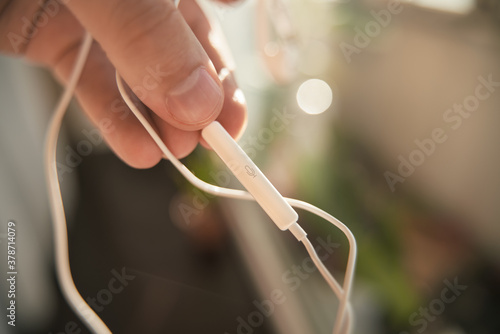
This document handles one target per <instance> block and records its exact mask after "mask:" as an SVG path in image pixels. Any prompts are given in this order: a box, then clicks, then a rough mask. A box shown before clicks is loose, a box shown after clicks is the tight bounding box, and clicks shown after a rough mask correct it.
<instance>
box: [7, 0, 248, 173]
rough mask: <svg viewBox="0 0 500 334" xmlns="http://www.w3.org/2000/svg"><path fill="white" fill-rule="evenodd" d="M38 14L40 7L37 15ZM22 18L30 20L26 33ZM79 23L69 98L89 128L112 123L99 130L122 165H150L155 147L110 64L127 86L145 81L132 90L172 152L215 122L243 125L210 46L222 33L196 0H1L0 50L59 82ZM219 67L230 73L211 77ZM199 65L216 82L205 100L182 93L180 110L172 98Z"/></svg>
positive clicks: (180, 153)
mask: <svg viewBox="0 0 500 334" xmlns="http://www.w3.org/2000/svg"><path fill="white" fill-rule="evenodd" d="M222 2H230V1H222ZM44 3H45V6H51V7H50V8H51V9H52V10H53V11H52V15H48V14H49V12H48V11H44V10H43V8H48V7H43V6H44ZM62 3H64V4H62ZM54 6H55V7H54ZM54 8H57V13H55V12H56V10H54ZM36 13H42V14H41V15H40V16H39V20H38V21H37V20H36V19H34V17H35V18H36ZM54 13H55V14H54ZM29 22H36V23H35V25H34V27H35V29H33V30H32V31H31V32H30V31H29V29H27V27H28V26H29V24H30V23H29ZM85 30H87V31H89V32H90V33H91V34H92V36H93V37H94V39H95V42H94V44H93V46H92V49H91V52H90V55H89V58H88V60H87V63H86V65H85V68H84V71H83V73H82V76H81V79H80V81H79V84H78V86H77V89H76V97H77V100H78V102H79V103H80V105H81V107H82V109H83V110H84V112H85V113H86V114H87V115H88V117H89V118H90V120H91V121H92V122H93V123H94V124H95V125H96V126H97V127H99V126H100V125H101V121H102V120H103V119H110V120H111V122H112V126H111V127H112V129H113V130H112V131H102V133H103V136H104V138H105V140H106V142H107V143H108V145H109V146H110V147H111V148H112V149H113V150H114V152H115V153H116V154H117V155H118V156H119V157H120V158H121V159H122V160H123V161H125V162H126V163H128V164H129V165H131V166H133V167H136V168H149V167H152V166H154V165H156V164H157V163H158V162H159V161H160V160H161V158H162V153H161V152H160V150H159V148H158V147H157V146H156V144H155V143H154V142H153V140H152V139H151V138H150V137H149V135H148V134H147V132H146V131H145V130H144V129H143V128H142V126H141V125H140V123H139V122H138V121H137V119H136V118H135V117H134V116H133V114H132V113H130V112H124V110H125V108H124V106H125V104H124V102H123V100H122V98H121V96H120V94H119V92H118V89H117V87H116V82H115V69H116V70H117V71H118V73H119V74H120V76H121V77H122V78H123V79H124V80H125V82H126V83H127V85H128V86H129V87H132V90H133V91H134V92H135V90H134V87H140V88H141V87H142V88H147V89H146V90H144V89H143V92H146V93H144V94H139V93H138V94H137V95H140V97H141V100H140V102H139V99H137V100H138V102H139V104H140V107H141V108H142V109H143V110H144V112H146V113H147V114H148V117H149V119H150V120H152V121H153V122H154V125H155V127H156V129H157V131H158V132H159V133H160V136H161V137H162V139H163V140H164V142H165V143H166V145H167V147H169V148H170V149H171V151H172V152H173V153H174V154H175V155H176V156H177V157H178V158H182V157H185V156H186V155H188V154H189V153H191V152H192V151H193V150H194V148H195V147H196V145H197V144H198V143H199V142H200V141H201V143H202V144H203V145H205V146H206V143H204V142H203V140H200V138H201V137H200V130H201V129H203V128H204V127H205V126H206V125H207V124H209V123H210V122H212V121H214V120H218V121H219V122H220V123H221V124H222V125H223V126H224V127H225V128H226V130H227V131H228V132H229V133H230V134H231V135H232V136H233V137H235V138H236V137H238V136H239V135H240V134H241V132H242V131H243V129H244V127H245V124H246V106H245V101H244V99H243V98H242V94H241V92H239V90H238V87H237V85H236V82H235V81H234V77H233V75H232V70H233V68H232V65H231V61H230V57H229V56H228V55H227V54H225V53H224V51H223V50H220V48H216V47H215V46H214V44H217V45H219V43H220V41H219V40H215V39H214V38H213V36H214V35H216V34H214V31H213V30H212V29H211V27H210V25H209V23H208V21H207V19H206V18H205V16H204V15H203V13H202V11H201V10H200V8H199V6H198V5H197V4H196V2H195V1H194V0H182V1H181V3H180V6H179V9H176V8H175V6H174V4H173V2H171V1H168V0H141V1H136V0H106V1H102V0H57V1H56V0H49V1H47V0H45V1H43V0H39V1H33V0H0V51H1V52H3V53H7V54H11V55H14V56H18V57H24V58H25V59H27V60H28V61H30V62H34V63H37V64H40V65H42V66H45V67H47V68H48V69H50V70H51V71H52V72H53V74H54V76H55V77H56V78H57V79H58V80H59V81H60V82H61V83H63V84H64V83H65V82H67V80H68V78H69V76H70V74H71V71H72V69H73V65H74V62H75V59H76V56H77V54H78V51H79V46H80V45H81V42H82V40H83V37H84V34H85ZM223 68H227V69H229V71H227V70H224V71H222V73H225V75H224V76H223V77H221V79H220V80H219V78H218V73H219V72H221V70H222V69H223ZM200 69H203V71H204V72H203V73H207V75H206V77H207V78H211V80H212V82H213V83H214V84H213V85H211V86H210V87H208V88H209V89H210V92H211V93H210V94H211V95H210V96H212V99H211V100H210V101H212V102H213V103H196V101H198V100H199V99H198V100H197V99H196V98H194V99H193V98H192V96H194V95H196V96H199V94H193V95H189V94H191V93H190V92H191V91H188V92H187V93H186V94H185V96H187V99H188V100H189V108H188V110H196V112H195V113H194V114H193V115H191V116H189V117H187V118H186V110H185V108H184V109H183V108H177V107H176V106H177V105H176V104H175V103H174V104H172V103H171V102H170V101H172V98H171V97H172V96H175V95H176V94H177V92H179V87H186V85H185V84H183V82H184V80H186V78H191V77H196V75H194V76H193V73H201V72H199V70H200ZM148 70H149V72H148ZM151 70H157V71H156V72H158V73H160V74H161V77H160V79H159V80H157V81H152V80H151ZM148 76H149V77H148ZM188 81H189V80H188ZM208 88H207V89H208ZM206 91H208V90H203V92H206ZM184 98H185V99H186V97H184ZM193 101H195V102H193ZM201 102H203V101H201ZM118 107H120V110H121V112H117V109H116V108H118Z"/></svg>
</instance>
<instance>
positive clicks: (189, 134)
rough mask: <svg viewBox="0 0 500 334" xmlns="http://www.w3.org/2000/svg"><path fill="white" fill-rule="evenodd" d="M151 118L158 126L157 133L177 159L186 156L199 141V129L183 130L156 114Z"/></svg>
mask: <svg viewBox="0 0 500 334" xmlns="http://www.w3.org/2000/svg"><path fill="white" fill-rule="evenodd" d="M153 119H154V120H155V123H156V124H160V125H159V126H157V127H158V134H159V135H160V138H161V139H162V141H163V142H164V143H165V145H166V146H167V148H168V149H169V150H170V152H172V154H173V155H174V156H175V157H176V158H177V159H182V158H184V157H186V156H188V155H189V154H190V153H191V152H192V151H193V150H194V149H195V148H196V146H197V145H198V142H199V141H200V131H185V130H181V129H179V128H176V127H174V126H172V125H170V124H169V123H166V122H163V120H162V119H161V118H160V117H159V116H158V115H156V114H153Z"/></svg>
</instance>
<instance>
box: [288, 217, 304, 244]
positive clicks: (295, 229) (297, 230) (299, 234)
mask: <svg viewBox="0 0 500 334" xmlns="http://www.w3.org/2000/svg"><path fill="white" fill-rule="evenodd" d="M288 230H289V231H290V232H292V234H293V235H294V237H295V238H296V239H297V240H298V241H300V242H302V240H304V239H306V238H307V233H306V231H304V229H303V228H302V227H300V225H299V224H298V223H297V222H295V223H293V224H292V225H291V226H290V227H289V228H288Z"/></svg>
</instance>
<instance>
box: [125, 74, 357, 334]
mask: <svg viewBox="0 0 500 334" xmlns="http://www.w3.org/2000/svg"><path fill="white" fill-rule="evenodd" d="M116 83H117V86H118V90H119V91H120V94H121V95H122V97H123V99H124V100H125V103H126V104H127V106H128V107H129V108H130V110H131V111H132V112H133V113H134V115H135V116H136V117H137V119H138V120H139V122H141V124H142V126H143V127H144V128H145V129H146V130H147V132H148V133H149V135H150V136H151V137H152V138H153V140H154V141H155V143H156V144H157V145H158V147H159V148H160V150H161V151H162V153H163V154H164V155H165V157H167V158H168V159H169V160H170V161H171V162H172V164H173V165H174V166H175V168H177V170H178V171H179V172H180V173H181V174H182V175H183V176H184V177H185V178H186V179H187V180H188V181H189V182H190V183H191V184H192V185H194V186H195V187H197V188H199V189H201V190H203V191H205V192H207V193H210V194H213V195H216V196H221V197H228V198H235V199H244V200H253V201H254V200H255V199H254V197H253V196H252V195H251V194H249V193H248V192H246V191H243V190H237V189H229V188H223V187H219V186H215V185H212V184H210V183H207V182H205V181H203V180H200V179H199V178H198V177H196V176H195V175H194V174H193V173H192V172H191V171H190V170H189V169H188V168H187V167H186V166H185V165H184V164H182V163H181V162H180V161H179V160H178V159H177V158H176V157H175V156H174V155H173V154H172V152H170V150H169V149H168V148H167V146H166V145H165V143H164V142H163V141H162V140H161V138H160V136H159V135H158V133H157V132H156V131H155V130H154V128H153V127H152V126H151V124H150V123H149V122H148V120H147V119H146V117H144V115H143V114H142V113H141V112H140V110H139V109H137V107H136V106H135V104H134V102H133V101H132V99H131V97H130V96H129V94H128V93H127V90H126V89H125V87H124V86H123V82H122V79H121V78H120V76H119V74H118V72H116ZM285 200H286V201H287V202H288V203H289V204H290V205H291V206H292V207H295V208H300V209H303V210H306V211H309V212H311V213H313V214H316V215H318V216H320V217H322V218H323V219H325V220H327V221H329V222H330V223H332V224H333V225H335V226H336V227H337V228H339V229H340V230H341V231H342V232H343V233H344V234H345V235H346V237H347V240H348V241H349V258H348V262H347V269H346V275H345V278H344V284H343V287H340V285H339V283H338V282H337V280H336V279H335V278H334V277H333V276H332V275H331V274H330V272H329V271H328V269H326V267H325V266H324V264H323V263H322V262H321V260H320V259H319V257H318V255H317V253H316V251H315V249H314V247H313V246H312V244H311V243H310V241H309V240H308V239H307V235H306V233H305V232H304V231H303V230H302V228H301V227H300V226H299V225H298V224H294V225H293V226H292V227H290V232H292V233H293V234H294V236H295V237H296V238H297V240H299V241H301V242H302V243H303V244H304V246H305V247H306V250H307V252H308V253H309V255H310V256H311V259H312V260H313V262H314V264H315V265H316V267H317V268H318V270H319V271H320V273H321V275H322V276H323V278H324V279H325V280H326V281H327V283H328V284H329V285H330V287H331V288H332V290H333V291H334V293H335V294H336V295H337V297H338V298H339V300H340V305H339V310H338V312H337V317H336V323H335V328H334V332H333V333H334V334H337V333H342V328H344V323H345V326H346V328H347V329H346V333H349V331H350V327H351V322H352V321H351V318H352V316H353V315H352V312H350V311H349V308H350V306H349V302H348V301H349V297H350V291H351V289H352V283H353V278H354V267H355V262H356V255H357V246H356V239H355V238H354V235H353V234H352V232H351V231H350V230H349V229H348V228H347V226H345V225H344V224H343V223H342V222H340V221H339V220H338V219H336V218H335V217H333V216H332V215H330V214H329V213H327V212H325V211H323V210H321V209H319V208H317V207H315V206H314V205H312V204H309V203H306V202H303V201H300V200H297V199H293V198H285Z"/></svg>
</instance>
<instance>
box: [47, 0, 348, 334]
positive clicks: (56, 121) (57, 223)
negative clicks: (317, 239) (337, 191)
mask: <svg viewBox="0 0 500 334" xmlns="http://www.w3.org/2000/svg"><path fill="white" fill-rule="evenodd" d="M177 3H178V1H177V2H176V4H177ZM92 41H93V39H92V37H91V36H90V34H89V33H86V35H85V38H84V41H83V43H82V46H81V49H80V52H79V54H78V58H77V61H76V63H75V66H74V69H73V72H72V74H71V77H70V80H69V83H68V85H67V86H66V88H65V90H64V93H63V95H62V97H61V99H60V101H59V102H58V105H57V107H56V109H55V112H54V114H53V116H52V119H51V121H50V123H49V127H48V130H47V135H46V139H45V155H44V160H45V169H46V170H45V171H46V181H47V186H48V194H49V201H50V208H51V213H52V217H53V229H54V243H55V249H54V251H55V259H56V272H57V277H58V280H59V283H60V285H61V290H62V292H63V295H64V296H65V298H66V300H67V301H68V303H69V305H70V306H71V307H72V308H73V310H74V311H75V313H76V314H77V315H78V316H79V317H80V319H81V320H82V321H83V322H84V323H85V324H86V325H87V326H88V327H89V329H91V330H92V331H93V332H95V333H111V331H110V330H109V329H108V327H107V326H106V325H105V324H104V322H103V321H102V320H101V319H100V318H99V316H97V314H96V313H95V312H94V311H93V310H92V308H91V307H90V306H89V305H88V304H87V303H86V302H85V301H84V299H83V298H82V297H81V295H80V293H79V292H78V290H77V288H76V286H75V284H74V281H73V278H72V275H71V268H70V263H69V253H68V235H67V225H66V217H65V214H64V205H63V201H62V197H61V189H60V184H59V181H58V171H57V162H56V149H57V140H58V137H59V131H60V127H61V123H62V119H63V117H64V114H65V111H66V109H67V107H68V105H69V103H70V101H71V98H72V96H73V93H74V91H75V88H76V85H77V83H78V80H79V78H80V75H81V72H82V70H83V67H84V65H85V62H86V60H87V57H88V54H89V51H90V48H91V46H92ZM116 79H117V86H118V89H119V91H120V93H121V95H122V97H123V99H124V100H125V102H126V103H127V105H128V107H129V108H130V109H131V110H132V112H133V113H134V115H135V116H136V117H137V118H138V120H139V121H140V122H141V124H142V125H143V126H144V127H145V128H146V130H147V131H148V133H149V134H150V135H151V137H152V138H153V140H154V141H155V143H156V144H157V145H158V147H159V148H160V149H161V151H162V152H163V154H164V155H165V156H166V157H167V158H168V159H169V160H170V161H171V162H172V164H173V165H174V166H175V167H176V168H177V170H179V172H180V173H181V174H182V175H183V176H184V177H185V178H186V179H187V180H188V181H189V182H191V183H192V184H193V185H194V186H195V187H198V188H199V189H201V190H203V191H205V192H207V193H210V194H213V195H216V196H222V197H228V198H235V199H244V200H255V199H254V198H253V197H252V195H250V194H249V193H248V192H246V191H243V190H237V189H228V188H223V187H219V186H215V185H212V184H209V183H207V182H205V181H203V180H200V179H199V178H197V177H196V176H195V175H194V174H193V173H192V172H191V171H190V170H189V169H188V168H187V167H186V166H185V165H183V164H182V163H181V162H180V161H179V160H178V159H177V158H176V157H175V156H174V155H173V154H172V153H171V152H170V150H169V149H168V148H167V147H166V145H165V144H164V143H163V141H162V140H161V138H160V137H159V135H158V134H157V133H156V131H155V130H154V129H153V127H152V126H151V125H150V124H149V122H148V121H147V119H146V118H145V117H144V116H143V115H142V114H141V112H140V111H139V110H138V109H137V108H136V106H135V104H134V103H133V101H132V100H131V98H130V96H129V95H128V93H127V91H126V90H125V88H124V86H123V82H122V80H121V78H120V76H119V75H118V73H116ZM285 200H286V201H287V202H288V203H289V204H290V205H291V206H293V207H295V208H299V209H302V210H306V211H309V212H311V213H313V214H316V215H318V216H319V217H322V218H323V219H325V220H327V221H329V222H330V223H332V224H333V225H334V226H336V227H337V228H339V229H340V230H341V231H342V232H343V233H344V234H345V235H346V237H347V239H348V242H349V258H348V261H347V268H346V272H345V277H344V282H343V285H342V286H341V285H340V284H339V283H338V282H337V280H336V279H335V278H334V277H333V276H332V275H331V274H330V272H329V271H328V269H327V268H326V267H325V266H324V264H323V263H322V262H321V260H320V259H319V257H318V255H317V253H316V251H315V249H314V247H313V245H312V244H311V242H310V241H309V240H308V239H307V235H306V233H305V232H304V231H303V230H302V228H301V227H300V226H299V225H298V224H297V223H295V224H294V225H292V226H291V227H290V229H289V230H290V232H292V233H293V234H294V236H295V237H296V238H297V239H298V240H299V241H300V242H302V243H303V244H304V246H305V248H306V250H307V252H308V253H309V255H310V256H311V259H312V260H313V262H314V264H315V265H316V266H317V268H318V270H319V272H320V273H321V275H322V276H323V278H324V279H325V280H326V282H327V283H328V284H329V286H330V287H331V289H332V290H333V292H334V293H335V295H336V296H337V297H338V298H339V301H340V302H339V308H338V311H337V315H336V320H335V328H334V330H333V333H334V334H339V333H350V330H351V327H352V326H351V324H352V322H353V319H352V318H353V312H352V310H351V306H350V304H349V298H350V292H351V290H352V284H353V278H354V268H355V262H356V254H357V246H356V240H355V238H354V235H353V234H352V233H351V231H350V230H349V229H348V228H347V227H346V226H345V225H344V224H343V223H342V222H340V221H339V220H338V219H336V218H335V217H333V216H332V215H330V214H328V213H327V212H325V211H323V210H321V209H319V208H317V207H315V206H313V205H311V204H309V203H306V202H303V201H300V200H296V199H291V198H285Z"/></svg>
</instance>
